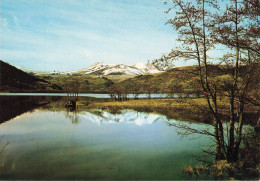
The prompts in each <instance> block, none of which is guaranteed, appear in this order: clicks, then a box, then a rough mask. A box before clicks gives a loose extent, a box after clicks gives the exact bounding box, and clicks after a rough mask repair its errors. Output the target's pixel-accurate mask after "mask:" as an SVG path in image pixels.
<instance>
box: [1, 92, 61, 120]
mask: <svg viewBox="0 0 260 181" xmlns="http://www.w3.org/2000/svg"><path fill="white" fill-rule="evenodd" d="M59 98H60V97H58V98H57V97H46V96H0V105H1V109H0V123H2V122H5V121H8V120H10V119H12V118H14V117H16V116H18V115H21V114H23V113H25V112H29V111H31V110H33V109H35V108H38V107H42V106H46V105H48V104H49V103H50V102H51V101H55V100H57V99H59Z"/></svg>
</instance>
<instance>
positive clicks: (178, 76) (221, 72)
mask: <svg viewBox="0 0 260 181" xmlns="http://www.w3.org/2000/svg"><path fill="white" fill-rule="evenodd" d="M254 67H255V69H258V70H260V66H259V65H258V64H256V65H255V66H254ZM208 72H209V80H210V81H211V78H214V79H215V80H220V81H225V80H226V81H228V80H229V79H230V78H231V76H230V75H232V72H233V69H232V67H227V66H214V65H209V66H208ZM239 72H240V77H241V79H242V77H245V76H246V72H245V67H241V68H240V70H239ZM256 72H258V71H256ZM259 73H260V71H259ZM259 73H258V74H257V75H255V76H254V77H253V78H252V79H253V80H252V81H254V83H253V85H254V86H255V87H252V89H254V90H257V86H259V84H260V83H259V78H260V76H259ZM118 84H119V85H120V86H121V87H123V88H126V89H127V92H129V93H133V92H138V91H139V92H141V93H170V94H171V93H174V94H176V93H184V94H185V93H186V94H197V95H199V94H200V95H201V94H203V90H202V88H201V85H200V79H199V73H198V66H185V67H176V68H173V69H171V70H168V71H166V72H162V73H157V74H150V75H139V76H136V77H134V78H130V79H127V80H123V81H121V82H119V83H118ZM219 86H221V85H219Z"/></svg>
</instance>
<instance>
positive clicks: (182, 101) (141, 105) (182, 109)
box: [89, 98, 259, 125]
mask: <svg viewBox="0 0 260 181" xmlns="http://www.w3.org/2000/svg"><path fill="white" fill-rule="evenodd" d="M218 104H219V107H220V109H219V114H220V116H221V117H222V118H223V120H226V121H228V120H227V117H228V113H229V105H228V102H227V100H224V99H222V100H219V101H218ZM89 106H91V107H95V108H100V109H108V110H110V111H113V112H116V111H118V110H122V109H134V110H139V111H145V112H156V113H160V114H164V115H166V116H167V117H168V118H171V119H176V120H182V121H189V122H203V123H210V124H211V123H213V122H212V116H211V114H210V111H209V109H208V105H207V101H206V99H204V98H175V99H168V98H165V99H138V100H133V99H132V100H128V101H122V102H119V101H113V100H111V101H109V102H93V103H91V105H89ZM258 112H259V107H256V106H253V105H248V107H247V109H246V110H245V116H246V117H247V118H248V120H247V123H248V124H253V125H255V124H256V122H257V120H258Z"/></svg>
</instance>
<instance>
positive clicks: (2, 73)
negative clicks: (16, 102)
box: [0, 60, 62, 92]
mask: <svg viewBox="0 0 260 181" xmlns="http://www.w3.org/2000/svg"><path fill="white" fill-rule="evenodd" d="M0 91H1V92H61V91H62V88H61V87H59V86H57V85H55V84H51V83H50V82H48V81H46V80H42V79H39V78H36V77H34V76H33V75H30V74H28V73H25V72H23V71H21V70H19V69H17V68H16V67H14V66H12V65H9V64H8V63H6V62H3V61H2V60H0Z"/></svg>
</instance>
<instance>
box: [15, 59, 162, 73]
mask: <svg viewBox="0 0 260 181" xmlns="http://www.w3.org/2000/svg"><path fill="white" fill-rule="evenodd" d="M17 68H18V69H20V70H22V71H24V72H27V73H33V74H36V75H38V74H62V75H74V74H80V75H88V74H92V75H123V74H126V75H132V76H136V75H145V74H154V73H159V72H164V71H165V69H159V68H157V67H156V66H154V65H153V64H150V63H137V64H135V65H124V64H104V63H101V62H97V63H95V64H94V65H92V66H90V67H88V68H83V69H80V70H75V71H68V72H57V71H49V72H44V71H34V70H31V69H27V68H23V67H17Z"/></svg>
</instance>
